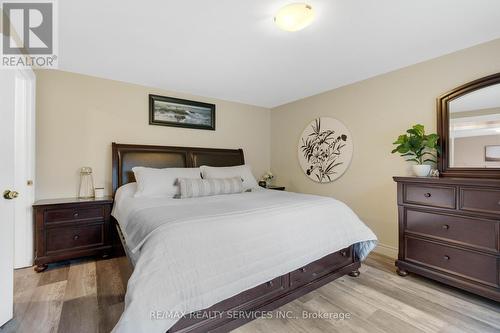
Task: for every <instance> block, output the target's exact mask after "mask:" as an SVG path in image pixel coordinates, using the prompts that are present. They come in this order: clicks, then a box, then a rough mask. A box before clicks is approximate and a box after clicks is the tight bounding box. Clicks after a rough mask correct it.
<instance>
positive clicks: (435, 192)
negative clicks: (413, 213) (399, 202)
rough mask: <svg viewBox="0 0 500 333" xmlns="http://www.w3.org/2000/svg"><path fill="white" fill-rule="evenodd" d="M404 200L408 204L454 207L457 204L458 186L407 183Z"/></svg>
mask: <svg viewBox="0 0 500 333" xmlns="http://www.w3.org/2000/svg"><path fill="white" fill-rule="evenodd" d="M403 201H404V203H408V204H415V205H425V206H432V207H440V208H451V209H454V208H455V206H456V205H455V202H456V188H455V187H452V186H429V185H424V184H423V185H420V184H405V185H404V193H403Z"/></svg>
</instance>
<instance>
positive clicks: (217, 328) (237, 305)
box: [112, 143, 360, 333]
mask: <svg viewBox="0 0 500 333" xmlns="http://www.w3.org/2000/svg"><path fill="white" fill-rule="evenodd" d="M112 151H113V163H112V164H113V194H114V193H115V192H116V190H117V189H118V187H120V186H122V185H124V184H127V183H130V182H133V181H135V180H134V175H133V172H132V168H133V167H134V166H149V167H156V168H168V167H179V168H182V167H199V166H201V165H209V166H234V165H241V164H244V163H245V159H244V155H243V150H242V149H213V148H191V147H167V146H144V145H124V144H116V143H113V149H112ZM115 225H116V227H117V230H118V233H119V235H120V236H121V230H120V228H119V226H118V223H116V221H115ZM120 239H121V240H122V244H123V247H124V248H125V249H126V248H127V247H126V245H125V244H124V243H123V242H124V239H123V237H120ZM359 267H360V262H359V260H358V258H356V256H355V254H354V251H353V246H350V247H348V248H346V249H342V250H340V251H338V252H335V253H332V254H329V255H327V256H325V257H323V258H321V259H319V260H317V261H314V262H312V263H310V264H308V265H306V266H304V267H302V268H300V269H297V270H295V271H292V272H289V273H287V274H285V275H282V276H278V277H276V278H274V279H273V280H271V281H268V282H266V283H263V284H261V285H259V286H257V287H254V288H251V289H248V290H246V291H243V292H241V293H240V294H238V295H236V296H233V297H231V298H228V299H226V300H223V301H221V302H219V303H217V304H215V305H214V306H212V307H210V308H208V309H205V310H201V311H197V312H194V313H192V314H189V315H186V316H184V317H183V318H182V319H180V320H179V321H178V322H177V323H176V324H175V325H174V326H173V327H172V328H171V329H170V330H169V331H168V332H182V333H186V332H190V333H194V332H200V333H201V332H228V331H230V330H232V329H235V328H236V327H238V326H241V325H243V324H245V323H247V322H249V321H251V320H253V319H256V318H258V317H260V316H262V315H264V314H265V313H266V312H267V311H271V310H274V309H276V308H278V307H280V306H282V305H284V304H286V303H288V302H290V301H292V300H294V299H296V298H298V297H300V296H303V295H305V294H307V293H309V292H311V291H312V290H314V289H317V288H319V287H321V286H323V285H325V284H327V283H329V282H331V281H333V280H335V279H337V278H339V277H341V276H344V275H345V274H349V275H350V276H354V277H356V276H358V275H359V271H358V268H359Z"/></svg>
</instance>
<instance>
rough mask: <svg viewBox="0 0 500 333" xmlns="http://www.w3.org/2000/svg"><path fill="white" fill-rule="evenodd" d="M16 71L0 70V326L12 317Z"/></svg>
mask: <svg viewBox="0 0 500 333" xmlns="http://www.w3.org/2000/svg"><path fill="white" fill-rule="evenodd" d="M17 75H19V74H18V73H17V71H16V70H0V161H1V162H0V194H2V197H0V297H1V301H0V325H3V324H4V323H5V322H7V321H8V320H10V319H11V318H12V313H13V304H14V299H13V294H14V201H15V199H13V200H7V199H5V198H4V197H3V193H4V191H6V190H11V191H15V189H14V188H13V186H14V179H15V178H14V177H15V175H14V163H15V154H14V145H15V140H14V135H15V131H14V128H15V104H16V93H15V91H16V88H15V87H16V76H17Z"/></svg>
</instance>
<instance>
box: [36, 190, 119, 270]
mask: <svg viewBox="0 0 500 333" xmlns="http://www.w3.org/2000/svg"><path fill="white" fill-rule="evenodd" d="M112 206H113V198H111V197H104V198H96V199H78V198H68V199H51V200H40V201H37V202H35V204H34V205H33V210H34V212H33V215H34V220H35V265H36V266H35V271H37V272H42V271H44V270H45V269H47V265H48V264H49V263H53V262H57V261H60V260H67V259H74V258H78V257H84V256H92V255H100V256H106V255H108V254H110V252H111V250H112V241H111V230H110V228H111V223H110V220H111V208H112Z"/></svg>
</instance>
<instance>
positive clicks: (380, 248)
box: [373, 243, 398, 259]
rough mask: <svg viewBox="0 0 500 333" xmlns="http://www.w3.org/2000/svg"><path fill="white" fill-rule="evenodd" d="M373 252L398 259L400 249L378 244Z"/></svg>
mask: <svg viewBox="0 0 500 333" xmlns="http://www.w3.org/2000/svg"><path fill="white" fill-rule="evenodd" d="M373 252H375V253H378V254H381V255H384V256H386V257H389V258H393V259H396V258H397V257H398V248H396V247H394V246H390V245H386V244H381V243H378V245H377V247H376V248H375V249H374V250H373Z"/></svg>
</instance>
